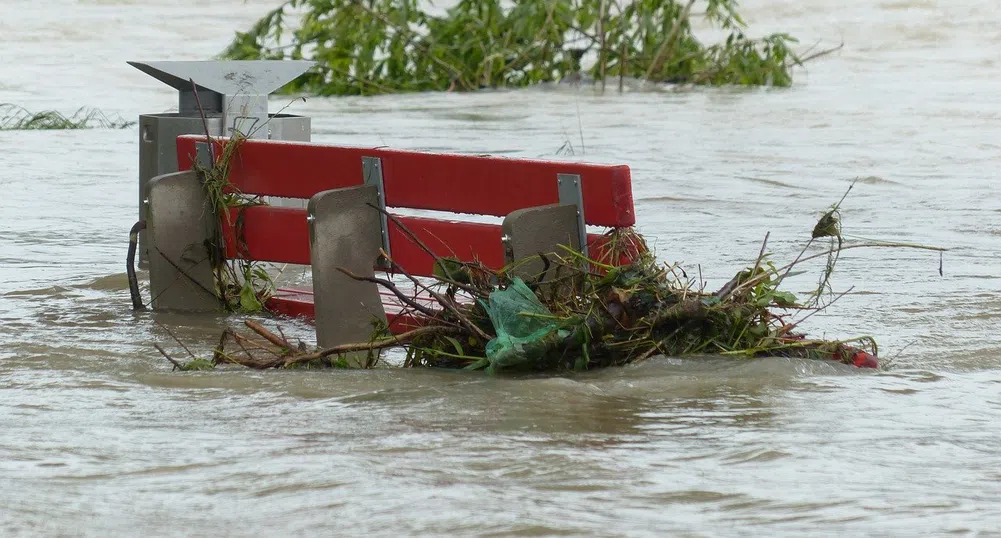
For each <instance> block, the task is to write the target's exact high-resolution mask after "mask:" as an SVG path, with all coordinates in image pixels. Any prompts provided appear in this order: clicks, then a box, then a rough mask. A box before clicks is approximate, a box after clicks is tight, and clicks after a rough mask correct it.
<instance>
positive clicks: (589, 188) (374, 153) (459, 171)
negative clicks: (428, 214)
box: [177, 135, 636, 227]
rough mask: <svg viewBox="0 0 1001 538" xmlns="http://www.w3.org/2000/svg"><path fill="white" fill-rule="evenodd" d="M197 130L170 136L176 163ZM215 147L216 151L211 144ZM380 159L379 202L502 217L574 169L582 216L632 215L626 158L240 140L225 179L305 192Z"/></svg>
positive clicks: (191, 148) (347, 179)
mask: <svg viewBox="0 0 1001 538" xmlns="http://www.w3.org/2000/svg"><path fill="white" fill-rule="evenodd" d="M201 139H203V137H200V136H194V135H186V136H181V137H178V139H177V156H178V165H179V168H180V169H181V170H186V169H189V168H190V167H191V163H192V162H193V161H194V155H195V142H197V141H198V140H201ZM217 153H218V152H217ZM363 156H367V157H378V158H380V159H382V172H383V181H384V183H385V190H386V204H387V205H388V206H390V207H407V208H415V209H430V210H438V211H451V212H454V213H473V214H482V215H494V216H499V217H503V216H506V215H507V214H508V213H510V212H512V211H515V210H517V209H522V208H525V207H534V206H540V205H547V204H554V203H557V202H559V195H558V192H557V186H556V175H557V174H560V173H564V174H579V175H580V176H581V179H582V185H581V189H582V192H583V196H584V217H585V219H586V222H587V223H588V224H592V225H596V226H610V227H624V226H632V225H633V224H634V223H635V222H636V216H635V213H634V211H633V198H632V187H631V183H630V176H629V167H628V166H622V165H619V166H612V165H600V164H583V163H571V162H558V161H538V160H529V159H508V158H499V157H480V156H473V155H449V154H432V153H420V152H414V151H401V150H389V149H375V148H356V147H341V146H330V145H321V144H311V143H306V142H286V141H274V140H247V141H244V142H243V145H242V146H241V147H240V149H239V151H238V153H237V155H236V156H235V158H234V159H233V160H232V162H231V164H230V166H231V169H230V170H231V171H230V177H229V180H230V182H231V183H232V184H233V185H234V186H236V187H237V188H238V189H240V190H241V191H242V192H245V193H248V194H261V195H266V196H284V197H290V198H310V197H312V196H313V195H314V194H316V193H318V192H321V191H324V190H328V189H336V188H341V187H348V186H352V185H359V184H361V183H362V165H361V158H362V157H363Z"/></svg>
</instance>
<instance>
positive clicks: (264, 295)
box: [195, 132, 275, 313]
mask: <svg viewBox="0 0 1001 538" xmlns="http://www.w3.org/2000/svg"><path fill="white" fill-rule="evenodd" d="M245 140H246V137H245V136H243V135H242V134H240V133H239V132H234V134H233V136H232V137H231V138H229V139H228V140H225V141H224V142H223V143H222V151H221V152H220V155H219V157H218V158H217V159H216V160H215V162H214V163H213V165H212V167H211V168H209V167H204V166H201V165H200V164H198V163H196V164H195V169H196V170H197V171H198V173H199V174H201V175H202V178H203V185H204V187H205V193H206V197H207V199H208V203H209V207H211V208H212V210H213V212H214V213H215V214H216V215H219V216H220V218H221V219H222V220H223V221H224V222H225V223H226V226H227V227H228V228H230V229H233V230H235V233H234V234H233V237H232V238H230V239H231V240H235V241H236V245H233V246H234V250H235V251H236V252H237V253H238V254H240V255H239V256H237V257H236V258H233V259H227V258H226V257H225V256H224V255H223V250H224V245H223V244H222V241H223V240H224V239H223V238H220V244H218V245H215V246H214V248H215V249H216V250H217V253H216V255H215V256H214V259H215V260H216V262H215V263H214V264H213V269H214V272H215V283H216V290H215V292H216V294H217V295H218V296H219V298H220V299H222V301H223V304H224V305H225V306H226V308H227V309H228V310H230V311H233V312H243V313H256V312H260V311H261V310H263V309H264V304H265V302H266V301H267V300H268V298H269V297H270V296H271V295H272V294H273V293H274V291H275V284H274V279H273V278H272V277H271V275H270V274H268V272H267V270H265V269H264V267H263V266H262V265H261V264H260V263H259V262H255V261H253V260H250V259H248V258H249V256H243V254H244V253H245V252H246V248H247V246H246V240H245V238H244V234H243V226H242V225H243V211H244V210H245V209H246V208H248V207H253V206H258V205H265V201H264V200H263V199H262V198H261V197H260V196H250V195H245V194H243V193H241V192H240V191H239V190H238V189H236V188H235V187H234V186H233V185H232V184H231V183H230V182H229V172H230V163H231V162H232V161H233V158H234V156H235V155H236V154H237V152H238V151H239V148H240V146H241V145H242V144H243V142H244V141H245Z"/></svg>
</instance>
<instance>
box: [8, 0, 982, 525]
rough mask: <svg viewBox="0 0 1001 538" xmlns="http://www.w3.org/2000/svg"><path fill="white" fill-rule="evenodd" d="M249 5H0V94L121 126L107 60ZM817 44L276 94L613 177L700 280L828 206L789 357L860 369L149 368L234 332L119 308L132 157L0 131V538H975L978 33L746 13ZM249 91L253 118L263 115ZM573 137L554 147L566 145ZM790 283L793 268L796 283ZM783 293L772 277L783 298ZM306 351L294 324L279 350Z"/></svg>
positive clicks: (117, 90) (373, 135)
mask: <svg viewBox="0 0 1001 538" xmlns="http://www.w3.org/2000/svg"><path fill="white" fill-rule="evenodd" d="M276 4H277V2H262V1H251V2H243V1H241V0H220V1H215V2H195V1H193V0H175V1H170V2H166V1H163V0H150V1H145V2H127V1H121V2H115V1H83V0H81V1H70V0H48V1H45V2H38V1H35V2H30V1H21V0H0V102H14V103H18V104H21V105H24V106H27V107H28V108H32V109H35V110H39V109H45V108H55V109H59V110H62V111H65V112H72V111H74V110H76V108H78V107H80V106H84V105H86V106H96V107H100V108H102V109H104V110H105V111H107V112H111V113H117V114H120V115H122V116H124V117H127V118H135V117H136V116H137V115H138V114H140V113H144V112H162V111H165V110H168V109H169V108H170V107H171V106H172V105H174V104H175V101H174V98H173V93H172V90H170V89H169V88H167V87H165V86H162V85H160V84H159V83H157V82H156V81H154V80H153V79H151V78H149V77H147V76H145V75H143V74H142V73H140V72H138V71H136V70H134V69H132V68H131V67H129V66H127V65H126V64H125V61H126V60H157V59H171V60H178V59H206V58H210V57H212V56H213V55H214V54H216V53H217V52H218V51H220V50H221V49H222V47H223V46H224V45H225V44H226V42H227V41H228V39H229V38H230V36H231V35H232V32H233V31H234V30H235V29H237V28H244V27H246V26H247V25H248V24H249V23H250V22H251V21H252V20H254V19H255V18H256V17H257V16H259V15H260V14H262V13H263V12H264V11H265V10H267V9H268V8H269V7H271V6H273V5H276ZM745 4H747V5H746V6H745V8H744V12H745V14H746V16H747V17H746V18H747V19H748V21H749V22H750V23H751V25H752V28H754V29H755V30H756V31H760V32H764V31H771V30H788V31H790V32H791V33H793V34H795V35H796V36H798V37H800V38H801V40H802V41H803V44H804V46H806V45H808V44H810V43H812V42H814V41H816V40H821V41H822V42H823V43H824V44H828V45H831V44H837V43H838V42H840V41H841V40H844V42H845V48H844V50H843V51H842V52H840V53H838V54H836V55H832V56H830V57H828V58H826V59H824V60H822V61H818V62H816V63H815V64H812V65H810V66H809V69H808V70H801V71H800V72H798V73H797V78H796V84H795V86H794V87H793V88H791V89H786V90H760V89H752V90H735V89H700V90H694V91H684V92H670V91H630V92H627V93H626V94H625V95H618V94H616V93H614V92H610V93H609V94H606V95H604V96H598V95H595V94H594V93H593V92H592V91H590V90H588V89H584V90H580V91H578V90H576V89H574V88H570V87H557V88H536V89H526V90H522V91H505V92H484V93H477V94H466V95H455V94H435V95H401V96H387V97H378V98H346V99H310V100H309V101H308V102H307V103H306V104H298V105H295V106H293V107H292V109H291V112H293V113H297V114H306V115H310V116H312V117H313V125H314V133H315V134H314V140H316V141H323V142H336V143H346V144H357V145H382V144H386V145H391V146H394V147H401V148H423V149H432V150H447V151H462V152H477V153H493V154H500V155H512V156H526V157H539V156H552V155H553V154H554V153H555V152H556V150H557V149H558V148H560V147H561V146H563V145H564V143H565V142H566V141H567V140H570V141H571V142H573V144H574V147H575V150H576V151H577V155H576V157H574V158H578V159H581V158H582V159H588V160H596V161H600V162H616V163H628V164H629V165H630V166H632V171H633V178H634V192H635V198H636V207H637V212H638V220H639V223H640V224H639V229H640V231H641V232H642V233H644V234H645V235H646V236H647V237H648V238H649V239H650V240H651V242H652V243H653V244H654V245H655V246H656V248H657V253H658V255H659V257H660V258H662V259H663V260H665V261H668V260H670V261H674V260H678V261H683V262H684V266H685V267H686V268H687V269H688V271H689V272H690V273H693V272H694V273H693V274H697V271H698V270H699V268H701V271H702V274H703V276H704V277H705V278H706V279H707V280H708V281H709V286H710V287H713V286H718V285H721V284H722V283H724V282H725V281H726V280H727V279H728V278H729V277H730V276H732V274H733V273H734V272H735V271H737V270H738V269H739V268H741V267H743V266H746V265H747V264H749V263H751V261H752V260H753V259H754V257H755V256H756V255H757V252H758V247H759V246H760V242H761V240H762V238H763V237H764V235H765V233H766V232H768V231H770V232H771V240H770V243H769V244H770V245H771V247H772V250H773V252H774V257H775V259H776V260H789V259H791V258H792V257H793V256H794V255H795V252H796V251H797V249H798V248H799V246H800V245H802V242H803V240H804V239H805V238H806V237H807V235H808V234H809V231H810V230H811V229H812V226H813V224H814V222H815V221H816V218H817V215H818V214H819V212H820V211H821V210H823V209H824V208H825V207H827V206H828V205H829V204H831V203H833V202H834V201H837V199H838V198H840V196H841V194H842V193H843V192H844V190H845V188H846V187H847V186H848V184H849V182H850V181H852V180H853V179H854V178H856V177H859V178H862V179H861V181H860V182H859V184H858V185H857V187H856V190H855V192H853V193H852V195H851V197H849V199H848V200H847V202H846V203H845V206H844V220H845V229H846V232H847V233H849V234H853V235H855V236H859V237H870V238H881V239H892V240H898V241H911V242H920V243H925V244H933V245H940V246H945V247H949V248H951V249H952V250H951V251H950V252H948V253H947V254H946V256H945V259H944V276H939V274H938V264H939V260H938V256H937V255H935V254H933V253H928V252H921V251H898V250H878V251H864V250H862V251H859V250H856V251H850V252H847V253H845V256H844V257H843V259H842V262H841V265H840V267H839V270H838V272H837V273H836V277H835V286H836V287H837V288H838V289H847V288H849V287H851V286H854V290H853V291H852V293H850V294H849V295H847V296H846V297H845V298H844V299H843V300H842V301H840V302H839V303H837V304H836V305H835V306H834V307H833V308H832V309H831V310H830V311H829V312H827V313H825V314H823V315H817V316H815V317H813V318H811V319H810V321H809V322H808V327H806V328H807V329H808V330H809V331H810V332H811V334H814V335H817V336H828V337H839V336H851V335H857V334H869V335H872V336H874V337H876V338H877V339H878V340H879V341H880V343H881V345H882V350H883V355H884V359H885V358H888V357H891V356H892V357H895V359H894V361H893V364H892V365H890V366H889V367H888V368H885V369H883V370H881V371H879V372H873V371H861V370H856V369H853V368H849V367H840V366H838V365H833V364H822V363H817V362H806V361H795V360H786V359H761V360H753V361H747V360H727V359H720V358H706V359H701V360H677V359H666V358H661V359H656V360H651V361H647V362H646V363H643V364H642V365H638V366H635V367H627V368H618V369H611V370H607V371H601V372H591V373H587V374H584V375H578V376H571V377H566V378H512V377H505V376H497V377H487V376H484V375H480V374H460V373H449V372H437V371H399V370H392V369H386V370H382V371H369V372H345V371H331V372H294V371H290V372H278V371H268V372H252V371H243V370H227V371H217V372H208V373H187V374H179V373H173V372H171V371H170V369H169V367H168V366H169V365H168V364H167V363H166V362H165V361H164V360H163V359H162V358H160V357H159V356H158V354H157V353H156V351H155V350H154V349H153V343H154V342H159V343H163V344H165V345H170V341H169V338H168V336H167V335H166V334H165V333H164V332H163V330H162V329H160V328H159V327H158V326H157V324H156V322H160V323H163V324H166V325H168V326H171V327H175V328H176V329H175V330H176V332H177V333H178V335H179V336H180V337H181V338H182V339H185V340H186V341H188V342H190V343H192V345H194V346H195V347H198V348H199V349H201V350H205V349H208V348H209V347H210V346H211V342H212V339H213V338H214V337H215V335H217V334H218V331H219V330H220V329H221V328H222V327H223V326H225V325H227V324H232V323H236V322H238V320H234V319H229V320H227V319H223V318H217V317H199V316H176V315H167V314H152V313H148V312H146V313H139V314H135V313H133V312H132V311H131V310H130V303H129V297H128V291H127V283H126V277H125V271H124V258H125V252H126V240H127V235H128V230H129V228H130V227H131V225H132V224H133V222H134V221H135V220H136V208H135V200H136V183H137V180H136V177H137V168H138V158H137V155H138V148H137V133H136V130H135V128H132V129H126V130H120V131H115V130H87V131H51V132H2V133H0V535H3V536H109V535H115V536H213V537H218V536H252V535H253V536H290V535H299V536H335V535H382V536H399V535H427V536H432V535H454V536H473V535H476V536H483V535H540V536H542V535H593V536H731V535H760V536H786V535H811V536H821V535H823V536H834V535H852V536H862V535H884V536H905V535H938V534H946V533H951V534H954V535H960V536H963V535H970V536H998V535H999V529H1001V485H999V484H1001V440H999V433H1001V422H999V418H1001V330H999V329H1001V254H999V253H1001V196H999V194H1001V192H999V190H1001V189H999V187H998V183H997V181H996V177H997V175H998V166H999V164H1001V98H999V96H1001V65H999V60H1001V11H999V10H998V9H997V6H996V5H994V3H992V2H984V1H974V0H953V1H951V2H933V1H918V0H910V1H907V0H897V1H871V0H867V1H862V0H851V1H839V2H834V1H829V0H761V1H758V2H745ZM281 104H283V103H282V100H281V99H277V98H276V99H275V103H274V105H273V107H277V106H280V105H281ZM581 136H583V143H581V140H580V139H581ZM815 269H819V267H815ZM814 278H815V277H814V276H812V275H804V276H802V277H800V278H799V279H797V280H795V281H794V282H793V283H792V284H793V285H792V287H793V289H794V290H795V291H805V290H807V289H809V288H810V287H811V286H812V285H813V284H814V283H815V281H814ZM290 330H293V331H299V333H300V334H303V335H308V334H309V331H308V327H295V326H292V327H290Z"/></svg>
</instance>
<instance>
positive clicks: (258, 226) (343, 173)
mask: <svg viewBox="0 0 1001 538" xmlns="http://www.w3.org/2000/svg"><path fill="white" fill-rule="evenodd" d="M199 144H206V143H205V137H203V136H181V137H178V139H177V157H178V165H179V169H180V170H189V169H191V168H192V167H193V163H194V162H195V161H196V160H197V155H198V150H197V147H196V146H197V145H199ZM221 144H222V141H218V140H217V141H216V145H217V147H216V149H215V152H216V154H217V155H218V154H219V150H220V149H221ZM206 146H207V145H206ZM204 150H205V147H203V148H202V151H204ZM230 166H231V171H230V176H229V181H230V183H231V184H232V185H233V187H234V188H235V189H238V190H239V191H240V192H242V193H244V194H249V195H262V196H274V197H286V198H302V199H313V200H312V201H311V202H310V204H311V208H313V206H314V204H315V205H316V206H317V207H319V205H321V204H320V201H319V198H317V197H319V196H321V195H323V194H324V193H326V192H327V191H332V190H337V189H342V190H343V192H345V193H347V192H351V191H350V189H349V188H358V187H361V186H364V185H370V186H372V187H373V189H375V190H377V191H379V192H380V194H381V197H380V198H379V203H380V205H383V206H384V207H387V208H409V209H418V210H433V211H447V212H450V213H453V214H455V215H451V216H450V217H449V218H428V217H414V216H398V218H399V220H400V222H402V223H403V224H404V225H405V226H406V227H407V228H408V229H409V230H411V231H412V232H413V233H414V234H415V235H417V236H418V237H420V238H421V240H422V241H423V242H424V243H425V244H426V245H427V246H428V247H430V249H431V250H433V251H434V252H435V253H436V254H437V255H439V256H443V257H447V256H451V257H456V258H459V259H462V260H466V261H472V260H479V261H480V262H482V263H484V264H485V265H487V266H489V267H491V268H495V269H497V268H501V267H503V266H504V265H505V264H506V263H507V262H508V261H510V258H511V257H512V256H513V255H514V253H513V252H511V250H512V247H511V244H510V243H511V240H512V238H511V237H505V230H504V226H505V225H497V224H484V223H477V222H468V221H466V222H463V221H461V220H459V219H461V215H459V214H464V213H465V214H476V215H490V216H495V217H509V216H510V215H511V214H512V213H515V212H518V211H519V210H526V209H529V208H545V207H554V206H556V205H562V206H563V207H564V209H565V208H566V206H567V205H576V206H577V211H576V212H575V213H574V214H575V215H577V218H578V221H577V223H578V224H579V223H581V222H583V223H586V224H588V225H594V226H600V227H610V228H619V227H628V226H632V225H633V224H634V222H635V214H634V210H633V200H632V190H631V185H630V175H629V168H628V167H627V166H622V165H618V166H611V165H599V164H582V163H573V162H560V161H540V160H528V159H508V158H496V157H484V156H472V155H445V154H431V153H422V152H416V151H400V150H392V149H381V148H357V147H341V146H332V145H324V144H312V143H301V142H283V141H267V140H246V141H243V142H242V144H241V146H240V147H239V149H238V150H237V153H236V155H235V157H234V158H233V159H232V160H231V161H230ZM337 192H342V191H337ZM161 197H163V196H161ZM161 203H163V202H161ZM314 209H315V208H314ZM365 210H366V211H369V212H370V213H371V214H374V215H376V218H381V217H380V216H379V215H378V213H377V212H375V211H374V210H372V209H371V208H366V209H365ZM241 212H242V214H241V215H240V223H241V232H242V237H241V241H240V242H238V241H237V240H236V231H235V229H234V227H233V226H231V225H229V224H228V223H229V222H236V215H233V216H232V218H231V219H225V218H223V219H220V220H221V222H222V232H223V233H222V235H223V238H224V242H225V255H226V256H227V257H229V258H238V257H241V258H245V259H253V260H259V261H268V262H277V263H292V264H303V265H310V264H313V273H314V285H318V283H317V272H318V269H320V268H318V267H317V264H316V263H314V262H316V260H315V259H314V258H315V257H316V256H317V253H316V252H311V236H310V233H311V226H312V225H311V224H310V222H311V220H310V219H311V218H312V219H313V220H315V219H316V216H315V215H314V216H312V217H311V216H310V215H308V213H309V211H308V210H304V209H298V208H290V207H277V206H266V205H264V206H255V207H248V208H245V209H242V210H241ZM151 220H152V219H151ZM505 222H506V221H505ZM377 226H378V224H377ZM574 229H575V230H578V234H579V235H578V237H579V238H580V239H584V238H585V237H586V239H585V241H586V243H587V244H589V245H590V247H591V248H592V249H593V248H596V247H597V248H600V246H598V245H597V243H596V241H600V237H601V236H600V235H595V234H590V235H587V236H585V235H583V234H582V233H580V232H579V229H578V228H577V227H575V228H574ZM544 232H550V233H551V230H540V233H544ZM377 233H379V234H380V237H381V240H382V246H383V247H385V248H386V250H388V251H389V252H390V255H391V257H392V259H393V261H394V262H395V263H397V264H398V265H399V266H401V267H403V268H404V269H405V270H407V271H408V272H410V273H411V274H413V275H415V276H432V274H433V259H432V258H431V256H429V255H428V254H427V253H426V252H424V251H423V250H421V248H420V247H419V246H418V245H417V244H415V243H414V242H413V241H411V240H410V239H409V238H408V237H406V235H405V234H404V233H403V232H402V231H401V230H400V229H399V228H398V227H397V226H396V225H395V224H394V223H393V222H392V221H391V220H388V221H387V220H386V219H385V218H382V224H381V228H380V230H378V232H377ZM508 235H511V234H510V233H509V234H508ZM564 237H565V236H564ZM314 239H315V238H314ZM578 242H579V241H578ZM563 243H566V241H563ZM238 244H239V245H240V248H239V249H238V248H237V245H238ZM505 248H507V250H508V251H507V252H506V251H505ZM514 250H517V249H514ZM534 253H535V252H529V253H527V254H534ZM515 257H517V256H515ZM324 265H327V264H324ZM376 269H381V268H379V267H376ZM151 278H152V275H151ZM383 299H384V300H383V301H382V302H383V304H384V306H385V313H386V317H387V320H388V322H389V324H390V328H391V330H393V331H395V332H400V331H403V330H405V329H406V328H408V327H411V326H412V324H413V320H409V319H397V317H398V315H399V313H400V311H401V309H400V308H399V305H397V304H395V298H392V297H384V298H383ZM267 306H268V307H269V309H271V310H273V311H274V312H277V313H281V314H286V315H291V316H305V317H312V316H314V313H315V310H316V307H315V305H314V296H313V292H312V291H311V290H291V289H281V290H279V291H278V293H277V294H275V296H274V297H272V299H271V300H270V301H269V303H268V305H267ZM317 321H318V333H319V322H320V320H319V319H318V320H317ZM321 340H322V339H321ZM320 343H321V345H329V344H330V342H326V343H325V342H322V341H321V342H320Z"/></svg>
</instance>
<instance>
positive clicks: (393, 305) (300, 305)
mask: <svg viewBox="0 0 1001 538" xmlns="http://www.w3.org/2000/svg"><path fill="white" fill-rule="evenodd" d="M383 303H384V307H385V309H386V321H387V323H388V324H389V332H391V333H393V334H401V333H405V332H407V331H409V330H412V329H416V328H418V327H420V326H422V323H421V318H420V317H418V316H415V315H414V314H413V313H411V312H407V311H404V310H402V309H401V308H400V304H399V303H397V302H395V300H393V299H384V301H383ZM267 308H268V310H270V311H271V312H272V313H274V314H277V315H279V316H288V317H290V318H302V319H306V320H310V321H312V320H313V319H315V318H316V310H315V305H314V304H313V292H312V291H311V290H303V289H296V288H279V289H278V290H277V291H276V292H275V294H274V295H273V296H271V298H269V299H268V300H267Z"/></svg>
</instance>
